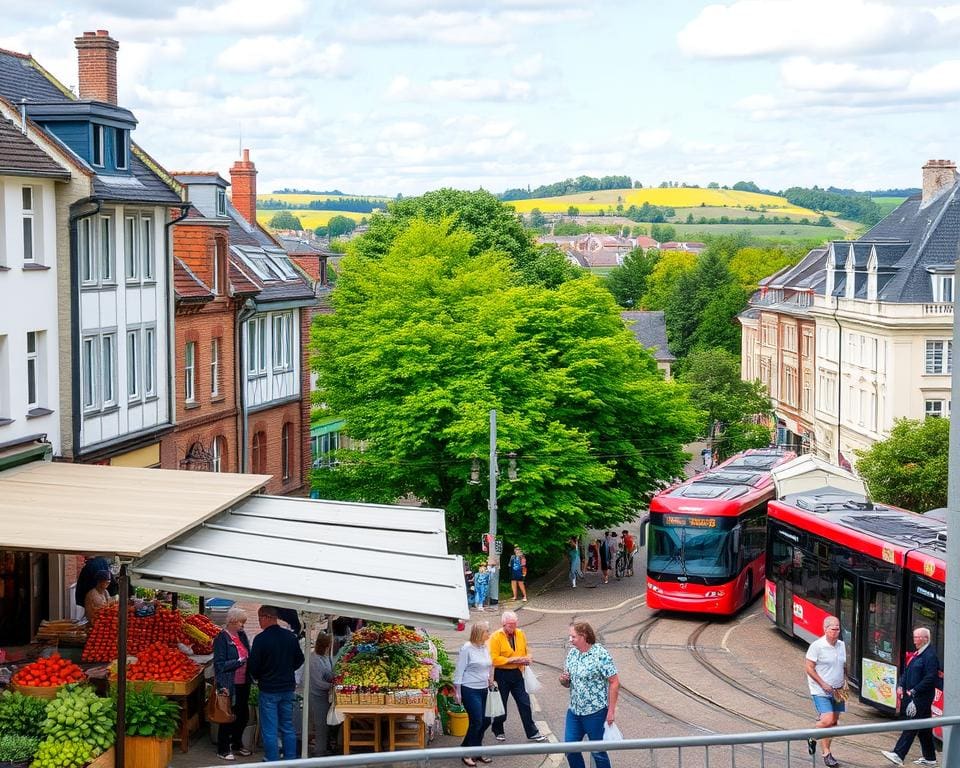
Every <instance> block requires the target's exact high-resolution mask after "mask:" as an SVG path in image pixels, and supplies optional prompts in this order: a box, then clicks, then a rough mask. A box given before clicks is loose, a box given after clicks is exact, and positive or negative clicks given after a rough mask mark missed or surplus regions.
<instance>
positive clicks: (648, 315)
mask: <svg viewBox="0 0 960 768" xmlns="http://www.w3.org/2000/svg"><path fill="white" fill-rule="evenodd" d="M620 317H622V318H623V320H624V322H626V324H627V328H629V329H630V330H631V331H632V332H633V335H634V336H635V337H636V339H637V341H638V342H640V344H642V345H643V346H644V347H648V348H649V347H653V358H654V360H656V361H658V362H673V361H674V360H676V359H677V358H675V357H674V356H673V355H672V354H670V347H669V345H668V344H667V322H666V320H665V319H664V316H663V312H639V311H633V312H621V313H620Z"/></svg>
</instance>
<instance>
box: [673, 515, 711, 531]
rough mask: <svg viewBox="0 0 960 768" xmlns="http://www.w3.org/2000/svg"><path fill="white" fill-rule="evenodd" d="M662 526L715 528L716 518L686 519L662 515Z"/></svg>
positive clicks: (678, 516)
mask: <svg viewBox="0 0 960 768" xmlns="http://www.w3.org/2000/svg"><path fill="white" fill-rule="evenodd" d="M663 524H664V525H682V526H684V527H686V528H716V527H717V525H718V523H717V518H715V517H693V516H690V517H687V516H681V515H664V516H663Z"/></svg>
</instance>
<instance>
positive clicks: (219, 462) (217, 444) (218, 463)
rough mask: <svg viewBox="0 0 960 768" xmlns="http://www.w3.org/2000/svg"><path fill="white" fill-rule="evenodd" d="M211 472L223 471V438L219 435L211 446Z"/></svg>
mask: <svg viewBox="0 0 960 768" xmlns="http://www.w3.org/2000/svg"><path fill="white" fill-rule="evenodd" d="M210 470H211V471H212V472H222V471H223V438H222V437H220V436H219V435H218V436H217V437H215V438H213V442H212V443H211V444H210Z"/></svg>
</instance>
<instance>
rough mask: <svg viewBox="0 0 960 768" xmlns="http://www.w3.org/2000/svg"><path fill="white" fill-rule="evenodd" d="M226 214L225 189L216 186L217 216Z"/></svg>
mask: <svg viewBox="0 0 960 768" xmlns="http://www.w3.org/2000/svg"><path fill="white" fill-rule="evenodd" d="M226 215H227V190H225V189H220V188H217V216H226Z"/></svg>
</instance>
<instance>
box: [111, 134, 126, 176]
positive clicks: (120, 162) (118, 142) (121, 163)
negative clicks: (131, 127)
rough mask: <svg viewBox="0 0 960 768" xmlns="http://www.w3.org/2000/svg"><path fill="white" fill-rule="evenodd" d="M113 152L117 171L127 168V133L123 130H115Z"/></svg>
mask: <svg viewBox="0 0 960 768" xmlns="http://www.w3.org/2000/svg"><path fill="white" fill-rule="evenodd" d="M113 151H114V159H115V160H116V166H117V170H120V171H123V170H126V168H127V132H126V131H125V130H123V128H114V129H113Z"/></svg>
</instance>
